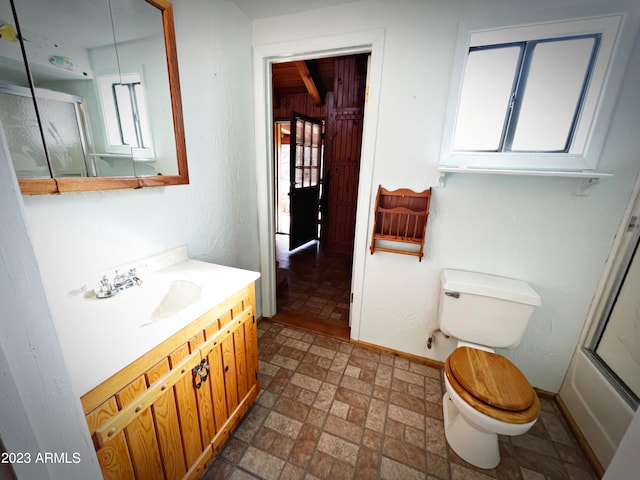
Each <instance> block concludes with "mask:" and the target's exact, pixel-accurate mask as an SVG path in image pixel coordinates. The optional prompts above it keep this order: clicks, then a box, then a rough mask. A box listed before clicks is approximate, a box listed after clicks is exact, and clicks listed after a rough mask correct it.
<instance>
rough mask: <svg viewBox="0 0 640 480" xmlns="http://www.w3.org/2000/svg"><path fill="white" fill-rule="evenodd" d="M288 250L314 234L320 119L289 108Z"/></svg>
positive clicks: (316, 208) (318, 200)
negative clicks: (290, 116) (291, 112)
mask: <svg viewBox="0 0 640 480" xmlns="http://www.w3.org/2000/svg"><path fill="white" fill-rule="evenodd" d="M290 151H291V153H290V159H291V170H290V175H291V183H290V189H289V195H290V212H291V213H290V215H291V217H290V222H291V225H290V228H289V250H293V249H294V248H297V247H299V246H300V245H304V244H305V243H307V242H310V241H311V240H316V239H317V238H318V212H319V202H320V183H321V178H320V177H321V172H322V120H319V119H317V118H312V117H307V116H305V115H302V114H300V113H296V112H293V115H292V119H291V148H290Z"/></svg>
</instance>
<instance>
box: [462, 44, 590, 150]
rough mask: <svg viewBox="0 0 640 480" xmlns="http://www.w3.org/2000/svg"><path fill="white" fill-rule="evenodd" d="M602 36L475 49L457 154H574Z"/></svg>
mask: <svg viewBox="0 0 640 480" xmlns="http://www.w3.org/2000/svg"><path fill="white" fill-rule="evenodd" d="M599 43H600V35H587V36H580V37H564V38H554V39H544V40H532V41H526V42H518V43H507V44H501V45H490V46H479V47H472V48H470V49H469V54H468V57H467V67H466V69H465V75H464V80H463V84H462V94H461V98H460V107H459V108H458V121H457V124H456V129H455V136H454V139H453V149H454V151H487V152H509V151H519V152H564V153H566V152H569V151H570V149H571V147H572V140H573V137H574V134H575V127H576V124H577V121H578V114H579V112H580V111H581V110H582V104H583V103H584V97H585V95H584V92H585V90H586V88H587V85H588V82H589V79H590V78H591V73H592V70H593V63H594V62H593V61H594V58H595V55H596V52H597V50H598V45H599Z"/></svg>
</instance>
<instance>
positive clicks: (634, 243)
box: [582, 178, 640, 410]
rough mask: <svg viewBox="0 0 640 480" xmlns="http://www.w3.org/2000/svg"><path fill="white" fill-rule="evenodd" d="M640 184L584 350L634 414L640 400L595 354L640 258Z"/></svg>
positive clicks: (626, 216) (633, 198)
mask: <svg viewBox="0 0 640 480" xmlns="http://www.w3.org/2000/svg"><path fill="white" fill-rule="evenodd" d="M639 181H640V178H639ZM638 183H639V182H637V183H636V189H635V192H634V196H633V197H632V204H633V207H632V209H631V211H630V213H629V214H627V215H625V217H624V219H623V220H624V221H625V224H626V227H624V230H622V229H621V233H619V236H620V239H619V244H618V245H617V246H616V247H614V252H613V253H612V262H611V267H610V269H609V271H608V272H605V275H606V277H607V278H606V284H605V288H604V289H603V290H602V295H601V298H600V300H599V302H598V306H597V312H596V315H595V316H594V319H596V321H594V322H593V325H592V326H591V329H590V332H589V335H588V336H587V339H586V341H585V342H584V345H583V347H582V350H583V352H584V354H585V355H586V356H587V357H588V358H589V360H590V361H591V362H592V363H593V364H594V366H595V367H596V368H597V369H598V370H599V371H600V373H601V374H602V375H603V376H604V377H605V378H606V379H607V380H608V381H609V383H610V384H611V386H612V387H613V388H614V389H615V390H616V391H617V392H618V394H619V395H620V396H621V397H622V398H623V399H624V400H625V401H626V402H627V403H628V404H629V406H630V407H631V408H632V409H633V410H636V409H637V408H638V405H639V404H640V398H638V395H637V394H636V393H634V392H633V391H632V390H631V389H630V388H629V387H628V386H627V385H626V384H625V382H624V381H623V380H622V379H621V378H620V376H619V375H618V374H617V373H616V372H615V371H614V369H612V368H611V367H610V366H609V365H608V364H607V362H606V361H605V360H604V359H603V358H602V357H601V356H600V355H598V353H597V352H596V350H597V347H598V345H599V343H600V341H601V339H602V337H603V335H604V333H605V330H606V328H607V326H608V323H609V320H610V316H611V314H612V312H613V309H614V307H615V306H616V301H617V300H618V296H619V294H620V291H621V288H622V286H623V284H624V281H625V278H626V277H627V273H628V271H629V267H630V266H631V263H632V262H633V260H634V257H635V255H636V254H640V225H639V224H638V221H639V219H640V192H639V191H638ZM623 225H624V224H623Z"/></svg>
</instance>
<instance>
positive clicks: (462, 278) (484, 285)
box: [440, 269, 542, 307]
mask: <svg viewBox="0 0 640 480" xmlns="http://www.w3.org/2000/svg"><path fill="white" fill-rule="evenodd" d="M440 282H441V284H442V288H443V289H444V290H446V291H450V292H459V293H470V294H474V295H483V296H485V297H492V298H499V299H501V300H509V301H512V302H518V303H524V304H527V305H533V306H536V307H539V306H540V305H542V302H541V299H540V295H538V292H536V291H535V290H534V289H533V288H532V287H531V285H529V284H528V283H527V282H524V281H522V280H516V279H513V278H507V277H499V276H496V275H489V274H486V273H477V272H467V271H463V270H451V269H445V270H443V271H442V274H441V275H440Z"/></svg>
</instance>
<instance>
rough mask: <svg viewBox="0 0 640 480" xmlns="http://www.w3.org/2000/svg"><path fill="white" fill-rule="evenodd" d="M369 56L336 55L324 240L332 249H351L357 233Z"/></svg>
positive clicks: (330, 119)
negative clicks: (357, 206) (357, 205)
mask: <svg viewBox="0 0 640 480" xmlns="http://www.w3.org/2000/svg"><path fill="white" fill-rule="evenodd" d="M366 61H367V59H366V56H363V55H359V56H350V57H340V58H338V59H336V62H335V66H336V76H335V81H334V87H333V94H334V98H333V100H334V101H333V102H332V103H331V104H330V105H329V121H328V122H327V144H326V150H325V158H326V160H327V161H326V162H325V185H326V190H327V194H328V202H327V215H326V219H325V220H326V222H325V223H324V225H323V227H324V228H323V233H324V238H323V239H322V240H323V244H324V246H325V248H326V249H327V250H329V251H335V252H342V253H351V252H352V251H353V237H354V234H355V220H356V202H357V196H358V178H359V174H360V151H361V149H362V123H363V116H364V96H365V87H366V85H365V83H366Z"/></svg>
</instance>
